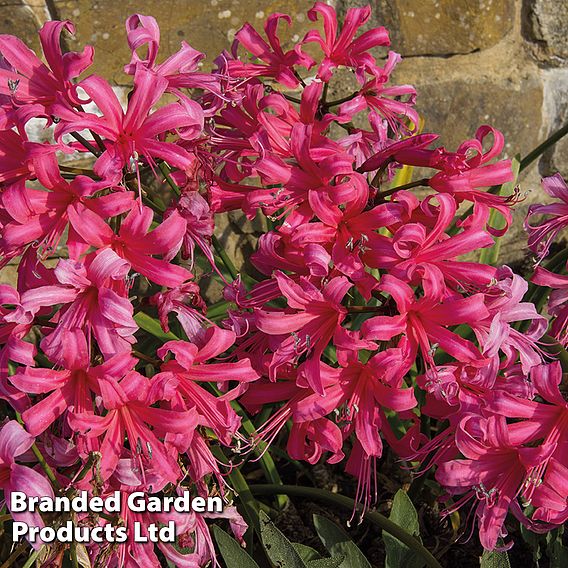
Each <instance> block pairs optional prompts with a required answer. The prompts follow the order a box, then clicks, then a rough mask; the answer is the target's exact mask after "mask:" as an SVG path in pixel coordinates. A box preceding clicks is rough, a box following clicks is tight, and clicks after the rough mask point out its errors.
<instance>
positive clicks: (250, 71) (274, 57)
mask: <svg viewBox="0 0 568 568" xmlns="http://www.w3.org/2000/svg"><path fill="white" fill-rule="evenodd" d="M280 20H284V21H285V22H287V23H288V25H290V24H291V23H292V19H291V18H290V16H287V15H286V14H280V13H273V14H270V15H269V16H268V18H267V19H266V22H265V24H264V31H265V33H266V37H267V39H268V43H267V42H266V41H265V40H264V39H263V38H262V36H261V35H260V34H259V33H258V32H257V31H256V30H255V29H254V28H253V27H252V26H251V25H250V24H245V25H244V26H243V27H242V28H241V29H240V30H239V31H238V32H237V33H236V34H235V44H236V45H235V47H236V46H237V45H239V44H241V45H242V46H243V47H244V48H245V49H247V50H248V51H249V52H250V53H251V55H253V57H254V58H256V59H259V60H260V61H262V63H243V62H241V61H240V60H238V59H230V60H229V61H228V65H229V69H228V70H229V73H230V75H232V76H233V77H273V78H274V79H276V81H278V82H279V83H282V84H283V85H285V86H287V87H291V88H295V87H297V86H298V84H299V81H298V77H297V75H296V73H295V69H294V67H296V66H299V67H305V68H306V69H310V68H311V67H312V66H313V65H314V63H315V62H314V60H313V59H312V58H311V57H309V56H308V55H306V54H305V53H304V52H303V51H302V46H301V44H298V45H296V47H295V48H294V49H291V50H290V51H287V52H284V50H283V49H282V46H281V45H280V38H279V37H278V34H277V28H278V23H279V22H280Z"/></svg>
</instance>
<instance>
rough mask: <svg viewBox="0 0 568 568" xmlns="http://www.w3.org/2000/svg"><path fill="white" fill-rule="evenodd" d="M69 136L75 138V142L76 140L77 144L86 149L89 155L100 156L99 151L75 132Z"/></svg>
mask: <svg viewBox="0 0 568 568" xmlns="http://www.w3.org/2000/svg"><path fill="white" fill-rule="evenodd" d="M70 134H71V136H73V138H75V140H77V142H79V143H80V144H82V145H83V146H84V147H85V148H87V150H89V152H91V154H93V155H94V156H100V154H101V153H100V152H99V150H97V149H96V148H95V147H94V146H93V145H92V144H91V143H90V142H89V141H88V140H87V139H86V138H85V137H83V136H81V135H80V134H79V133H77V132H71V133H70Z"/></svg>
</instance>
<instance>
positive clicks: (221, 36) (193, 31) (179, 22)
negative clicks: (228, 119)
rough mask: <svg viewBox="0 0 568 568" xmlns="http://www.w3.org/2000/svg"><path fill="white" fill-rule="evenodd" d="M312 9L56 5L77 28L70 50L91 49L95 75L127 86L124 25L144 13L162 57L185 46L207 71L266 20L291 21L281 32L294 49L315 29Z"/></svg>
mask: <svg viewBox="0 0 568 568" xmlns="http://www.w3.org/2000/svg"><path fill="white" fill-rule="evenodd" d="M312 5H313V2H312V1H311V0H297V1H293V0H271V1H269V2H265V1H261V0H255V1H245V0H169V1H168V2H163V1H158V0H148V1H146V2H144V3H143V5H141V4H140V2H135V1H134V0H126V1H123V2H115V1H111V0H54V6H55V9H56V11H57V15H58V16H59V17H60V18H68V19H70V20H72V21H74V22H75V24H76V26H77V38H76V40H74V41H71V42H69V44H70V47H72V48H73V49H77V48H78V47H79V46H82V45H84V44H86V43H89V44H91V45H93V46H94V47H95V50H96V57H95V64H94V66H93V68H92V70H93V71H94V72H96V73H100V74H103V75H104V76H105V77H107V78H109V79H111V80H113V81H114V82H115V83H117V84H125V83H128V82H129V77H127V76H126V75H124V73H123V72H122V69H123V67H124V65H125V64H127V63H128V62H129V61H130V52H129V49H128V44H127V43H126V32H125V28H124V22H125V20H126V18H127V17H128V16H130V15H131V14H134V13H136V12H142V13H144V14H147V15H152V16H154V17H155V18H156V19H157V20H158V23H159V24H160V28H161V31H162V38H161V50H160V57H162V58H165V57H166V56H167V55H170V54H172V53H174V52H175V51H177V50H178V49H179V46H180V42H181V41H182V40H183V41H187V42H188V43H189V44H190V45H191V46H192V47H194V48H195V49H198V50H200V51H202V52H204V53H206V55H207V60H206V63H205V65H206V66H207V65H211V64H212V61H213V59H215V57H216V56H217V55H218V54H219V53H221V51H222V50H223V49H228V48H230V46H231V43H232V41H233V38H234V35H235V33H236V31H237V30H238V29H239V28H240V27H241V26H242V25H243V24H244V23H245V22H247V21H248V22H250V23H251V24H253V25H254V26H255V27H257V28H259V29H260V30H262V24H263V22H264V19H265V17H266V16H268V15H269V14H271V13H273V12H283V13H286V14H291V16H292V26H291V27H290V28H287V26H286V25H285V24H282V26H281V37H282V39H283V45H284V47H285V48H288V49H290V48H291V47H292V46H293V44H294V43H295V42H297V41H298V40H299V39H301V38H302V37H303V35H304V33H305V31H306V29H307V23H311V22H308V20H307V17H306V12H307V10H308V9H309V8H310V7H311V6H312Z"/></svg>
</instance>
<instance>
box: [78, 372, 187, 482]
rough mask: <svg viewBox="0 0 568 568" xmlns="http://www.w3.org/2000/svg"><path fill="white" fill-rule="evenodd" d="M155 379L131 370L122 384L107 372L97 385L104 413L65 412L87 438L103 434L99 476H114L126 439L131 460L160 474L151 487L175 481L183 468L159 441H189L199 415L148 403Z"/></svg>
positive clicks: (153, 400)
mask: <svg viewBox="0 0 568 568" xmlns="http://www.w3.org/2000/svg"><path fill="white" fill-rule="evenodd" d="M155 382H156V381H151V380H150V379H147V378H145V377H143V376H142V375H140V374H139V373H137V372H135V371H131V372H129V373H127V375H126V376H125V377H124V378H123V379H122V380H121V381H120V383H119V382H118V381H117V380H116V379H115V378H113V377H112V376H110V375H105V376H104V377H103V378H102V379H100V380H99V388H100V392H101V397H102V402H103V406H104V408H105V409H106V410H107V413H106V415H105V416H98V415H95V414H93V413H92V412H83V413H76V414H72V415H70V416H69V422H70V424H71V426H72V428H74V429H75V430H77V431H79V432H81V433H83V434H84V435H86V436H87V438H99V437H100V436H103V441H102V443H101V446H100V452H101V455H102V458H101V463H100V473H101V477H102V478H103V480H105V481H106V480H107V479H108V478H109V477H110V476H111V475H112V473H113V472H114V470H115V469H116V467H117V465H118V461H119V459H120V458H121V457H122V454H123V453H124V452H126V450H125V448H124V440H125V437H126V438H127V439H128V441H129V445H130V453H131V454H132V457H133V459H134V460H135V461H138V462H139V464H140V466H141V467H148V468H149V469H150V470H152V471H153V472H154V474H156V475H158V476H159V478H161V483H160V487H153V490H154V491H157V490H159V489H161V488H162V487H163V485H165V484H166V483H167V482H171V483H175V482H176V481H177V480H178V479H179V477H180V474H181V472H180V469H179V466H178V465H177V463H176V459H175V457H173V456H172V454H171V452H170V451H169V450H168V448H167V447H166V446H165V445H164V442H163V441H162V440H161V439H163V438H164V437H166V436H167V435H174V434H179V435H180V436H182V437H184V438H187V439H190V438H191V435H192V433H193V430H194V429H195V427H196V426H197V414H196V413H195V412H194V411H193V410H187V411H183V412H182V411H180V412H178V411H174V410H166V409H162V408H156V407H154V406H152V405H154V404H155V403H156V402H158V400H160V398H161V397H160V392H159V390H158V392H156V389H152V384H153V383H155ZM150 426H151V427H152V428H150Z"/></svg>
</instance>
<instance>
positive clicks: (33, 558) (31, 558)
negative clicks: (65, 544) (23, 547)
mask: <svg viewBox="0 0 568 568" xmlns="http://www.w3.org/2000/svg"><path fill="white" fill-rule="evenodd" d="M41 551H42V549H41V548H40V549H39V550H34V552H33V553H32V554H31V555H30V556H29V558H28V559H27V560H26V563H25V564H24V565H23V566H22V568H31V567H32V566H33V565H34V563H35V561H36V560H37V557H38V556H39V553H40V552H41Z"/></svg>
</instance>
